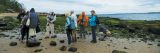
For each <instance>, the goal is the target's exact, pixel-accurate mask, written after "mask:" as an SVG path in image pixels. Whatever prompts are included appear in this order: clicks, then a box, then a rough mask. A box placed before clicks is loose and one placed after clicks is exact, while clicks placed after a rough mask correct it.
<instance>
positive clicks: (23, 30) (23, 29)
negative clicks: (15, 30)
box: [21, 27, 25, 40]
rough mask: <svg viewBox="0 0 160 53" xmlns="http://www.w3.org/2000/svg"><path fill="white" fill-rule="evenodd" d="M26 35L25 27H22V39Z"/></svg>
mask: <svg viewBox="0 0 160 53" xmlns="http://www.w3.org/2000/svg"><path fill="white" fill-rule="evenodd" d="M24 36H25V28H24V27H22V28H21V40H23V39H24Z"/></svg>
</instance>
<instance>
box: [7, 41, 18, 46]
mask: <svg viewBox="0 0 160 53" xmlns="http://www.w3.org/2000/svg"><path fill="white" fill-rule="evenodd" d="M9 45H10V46H16V45H17V42H11V43H10V44H9Z"/></svg>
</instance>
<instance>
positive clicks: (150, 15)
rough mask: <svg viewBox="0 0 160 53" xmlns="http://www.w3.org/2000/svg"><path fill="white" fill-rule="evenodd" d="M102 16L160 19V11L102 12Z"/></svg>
mask: <svg viewBox="0 0 160 53" xmlns="http://www.w3.org/2000/svg"><path fill="white" fill-rule="evenodd" d="M98 16H100V17H114V18H120V19H123V20H160V13H137V14H136V13H135V14H101V15H98Z"/></svg>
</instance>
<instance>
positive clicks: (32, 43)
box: [26, 40, 41, 47]
mask: <svg viewBox="0 0 160 53" xmlns="http://www.w3.org/2000/svg"><path fill="white" fill-rule="evenodd" d="M40 44H41V42H38V41H37V40H28V41H27V43H26V46H27V47H36V46H39V45H40Z"/></svg>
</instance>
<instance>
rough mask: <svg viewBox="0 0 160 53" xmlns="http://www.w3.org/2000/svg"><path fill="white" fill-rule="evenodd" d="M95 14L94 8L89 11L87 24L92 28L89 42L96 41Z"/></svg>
mask: <svg viewBox="0 0 160 53" xmlns="http://www.w3.org/2000/svg"><path fill="white" fill-rule="evenodd" d="M96 20H97V16H96V13H95V11H94V10H92V11H91V17H90V18H89V25H90V27H91V30H92V40H91V43H97V40H96V26H97V21H96Z"/></svg>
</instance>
